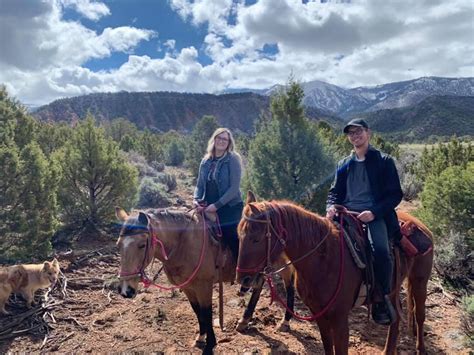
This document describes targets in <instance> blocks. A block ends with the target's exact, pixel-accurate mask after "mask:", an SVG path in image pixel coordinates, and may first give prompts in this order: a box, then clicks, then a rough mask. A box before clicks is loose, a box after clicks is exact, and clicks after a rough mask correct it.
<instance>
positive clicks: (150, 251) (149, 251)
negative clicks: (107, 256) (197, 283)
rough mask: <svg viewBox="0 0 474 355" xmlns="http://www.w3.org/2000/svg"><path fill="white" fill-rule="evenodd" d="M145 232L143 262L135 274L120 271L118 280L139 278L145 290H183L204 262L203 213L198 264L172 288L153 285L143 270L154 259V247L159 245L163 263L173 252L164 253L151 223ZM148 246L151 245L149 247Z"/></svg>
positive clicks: (205, 234)
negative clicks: (183, 279)
mask: <svg viewBox="0 0 474 355" xmlns="http://www.w3.org/2000/svg"><path fill="white" fill-rule="evenodd" d="M147 230H148V236H149V237H148V238H147V243H146V247H145V255H144V257H143V261H142V264H141V266H140V268H139V269H138V270H137V271H135V272H124V271H120V274H119V276H120V279H121V280H126V279H129V278H132V277H135V276H140V281H141V282H142V283H143V286H144V287H145V288H148V287H150V286H154V287H156V288H158V289H161V290H165V291H171V290H174V289H177V288H183V287H185V286H186V285H188V284H189V283H191V282H192V281H193V280H194V278H195V277H196V275H197V272H198V271H199V269H200V268H201V266H202V261H203V260H204V254H205V250H206V247H207V239H208V235H207V224H206V221H205V219H204V213H203V237H202V244H201V252H200V256H199V261H198V264H197V265H196V267H195V268H194V270H193V272H192V273H191V275H190V276H189V277H188V278H187V279H186V280H185V281H184V282H183V283H181V284H179V285H173V286H169V287H168V286H162V285H159V284H157V283H155V282H154V280H151V279H150V278H149V277H148V275H147V274H146V271H145V268H146V267H147V266H148V265H149V264H150V262H153V260H154V258H155V250H156V246H157V245H158V244H160V246H161V252H162V255H163V259H164V261H168V260H169V256H170V255H171V254H172V252H173V251H172V252H171V253H170V254H169V255H168V254H167V253H166V250H165V247H164V244H163V242H162V241H161V240H160V239H159V238H158V236H157V235H156V233H154V232H153V227H152V225H151V223H148V226H147ZM138 234H139V233H137V234H132V235H127V236H133V235H138ZM150 244H151V247H150ZM150 258H151V260H148V259H150Z"/></svg>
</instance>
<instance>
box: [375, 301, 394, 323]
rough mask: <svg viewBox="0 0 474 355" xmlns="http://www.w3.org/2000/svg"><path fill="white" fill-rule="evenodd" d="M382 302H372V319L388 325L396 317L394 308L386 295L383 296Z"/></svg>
mask: <svg viewBox="0 0 474 355" xmlns="http://www.w3.org/2000/svg"><path fill="white" fill-rule="evenodd" d="M383 299H384V300H383V301H382V302H377V303H374V304H373V306H372V319H373V320H374V321H375V323H377V324H381V325H390V324H392V323H393V322H394V321H395V320H396V317H397V314H396V312H395V309H394V308H393V305H392V302H391V301H390V297H389V296H388V295H384V296H383Z"/></svg>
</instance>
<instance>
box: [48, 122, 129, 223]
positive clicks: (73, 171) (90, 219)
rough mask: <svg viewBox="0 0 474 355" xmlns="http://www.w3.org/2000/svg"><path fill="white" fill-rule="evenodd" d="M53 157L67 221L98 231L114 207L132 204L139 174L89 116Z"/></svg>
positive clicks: (110, 215) (107, 219) (107, 220)
mask: <svg viewBox="0 0 474 355" xmlns="http://www.w3.org/2000/svg"><path fill="white" fill-rule="evenodd" d="M56 159H57V160H58V161H60V162H61V165H62V170H63V175H62V179H61V184H60V196H61V198H60V202H61V207H62V211H63V212H64V222H65V223H66V224H68V225H72V226H77V227H86V228H88V229H92V230H97V229H99V228H100V227H101V226H102V225H104V224H105V223H107V222H109V220H110V219H111V218H112V217H113V214H114V206H116V205H120V206H125V207H131V206H132V205H133V202H134V200H135V198H136V191H137V176H138V173H137V171H136V169H135V168H134V167H132V166H131V165H129V164H128V163H127V162H126V161H125V159H124V157H123V156H121V154H120V151H119V149H118V145H117V143H116V142H114V141H113V140H112V139H110V138H106V136H105V134H104V130H103V129H102V128H100V127H96V126H95V122H94V118H93V117H92V116H88V117H87V118H86V120H85V121H83V122H81V123H80V124H79V125H78V127H77V128H76V130H75V132H74V135H73V137H72V139H71V140H70V142H68V143H67V144H66V146H65V149H64V150H63V151H62V152H60V153H58V154H57V155H56Z"/></svg>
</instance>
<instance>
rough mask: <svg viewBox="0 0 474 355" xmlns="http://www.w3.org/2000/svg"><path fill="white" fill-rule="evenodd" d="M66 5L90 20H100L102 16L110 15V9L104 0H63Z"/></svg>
mask: <svg viewBox="0 0 474 355" xmlns="http://www.w3.org/2000/svg"><path fill="white" fill-rule="evenodd" d="M61 3H62V5H63V6H65V7H72V8H74V9H75V10H76V11H77V12H79V13H80V14H82V15H83V16H85V17H87V18H88V19H89V20H92V21H98V20H99V19H100V18H101V17H103V16H107V15H110V10H109V8H108V7H107V5H105V4H104V3H102V2H98V1H90V0H61Z"/></svg>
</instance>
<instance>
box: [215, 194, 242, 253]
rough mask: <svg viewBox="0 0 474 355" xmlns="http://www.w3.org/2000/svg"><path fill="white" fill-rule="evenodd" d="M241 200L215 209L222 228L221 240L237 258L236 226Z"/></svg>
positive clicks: (237, 240)
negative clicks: (232, 204)
mask: <svg viewBox="0 0 474 355" xmlns="http://www.w3.org/2000/svg"><path fill="white" fill-rule="evenodd" d="M243 208H244V204H243V202H239V203H237V204H235V205H234V206H232V207H231V206H228V205H225V206H222V207H221V208H219V209H218V210H217V215H218V216H219V223H220V225H221V229H222V241H223V243H224V245H226V246H228V247H229V248H230V250H231V251H232V255H233V256H234V257H235V260H237V256H238V255H239V238H238V234H237V226H238V225H239V222H240V218H241V217H242V210H243Z"/></svg>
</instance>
